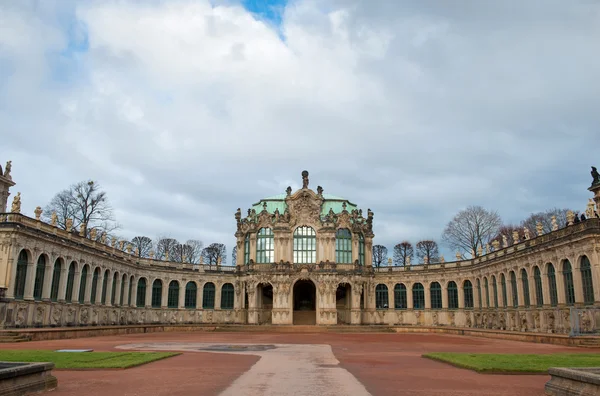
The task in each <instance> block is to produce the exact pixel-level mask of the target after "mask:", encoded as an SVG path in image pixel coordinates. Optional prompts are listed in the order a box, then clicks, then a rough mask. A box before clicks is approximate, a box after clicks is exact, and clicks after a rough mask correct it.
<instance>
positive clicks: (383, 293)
mask: <svg viewBox="0 0 600 396" xmlns="http://www.w3.org/2000/svg"><path fill="white" fill-rule="evenodd" d="M375 308H377V309H387V308H389V297H388V287H387V286H386V285H384V284H383V283H380V284H378V285H377V287H376V288H375Z"/></svg>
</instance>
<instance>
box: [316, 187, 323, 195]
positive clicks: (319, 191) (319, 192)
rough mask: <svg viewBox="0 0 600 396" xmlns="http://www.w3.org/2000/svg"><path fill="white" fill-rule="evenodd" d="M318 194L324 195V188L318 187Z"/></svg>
mask: <svg viewBox="0 0 600 396" xmlns="http://www.w3.org/2000/svg"><path fill="white" fill-rule="evenodd" d="M317 194H319V195H323V187H321V186H317Z"/></svg>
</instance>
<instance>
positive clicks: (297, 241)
mask: <svg viewBox="0 0 600 396" xmlns="http://www.w3.org/2000/svg"><path fill="white" fill-rule="evenodd" d="M316 262H317V234H316V233H315V230H313V229H312V227H306V226H303V227H298V228H296V230H295V231H294V263H296V264H309V263H316Z"/></svg>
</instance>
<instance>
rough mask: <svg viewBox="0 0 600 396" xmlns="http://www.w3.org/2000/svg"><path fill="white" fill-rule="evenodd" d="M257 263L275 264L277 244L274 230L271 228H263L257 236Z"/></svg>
mask: <svg viewBox="0 0 600 396" xmlns="http://www.w3.org/2000/svg"><path fill="white" fill-rule="evenodd" d="M256 262H257V263H262V264H266V263H273V262H275V242H274V237H273V230H272V229H270V228H261V229H260V230H258V233H257V235H256Z"/></svg>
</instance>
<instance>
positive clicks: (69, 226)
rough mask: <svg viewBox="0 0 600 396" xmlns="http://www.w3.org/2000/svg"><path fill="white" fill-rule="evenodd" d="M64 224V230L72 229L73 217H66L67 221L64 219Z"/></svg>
mask: <svg viewBox="0 0 600 396" xmlns="http://www.w3.org/2000/svg"><path fill="white" fill-rule="evenodd" d="M65 226H66V227H65V228H66V230H65V231H67V232H71V230H72V229H73V219H71V218H68V219H67V221H66V223H65Z"/></svg>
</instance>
